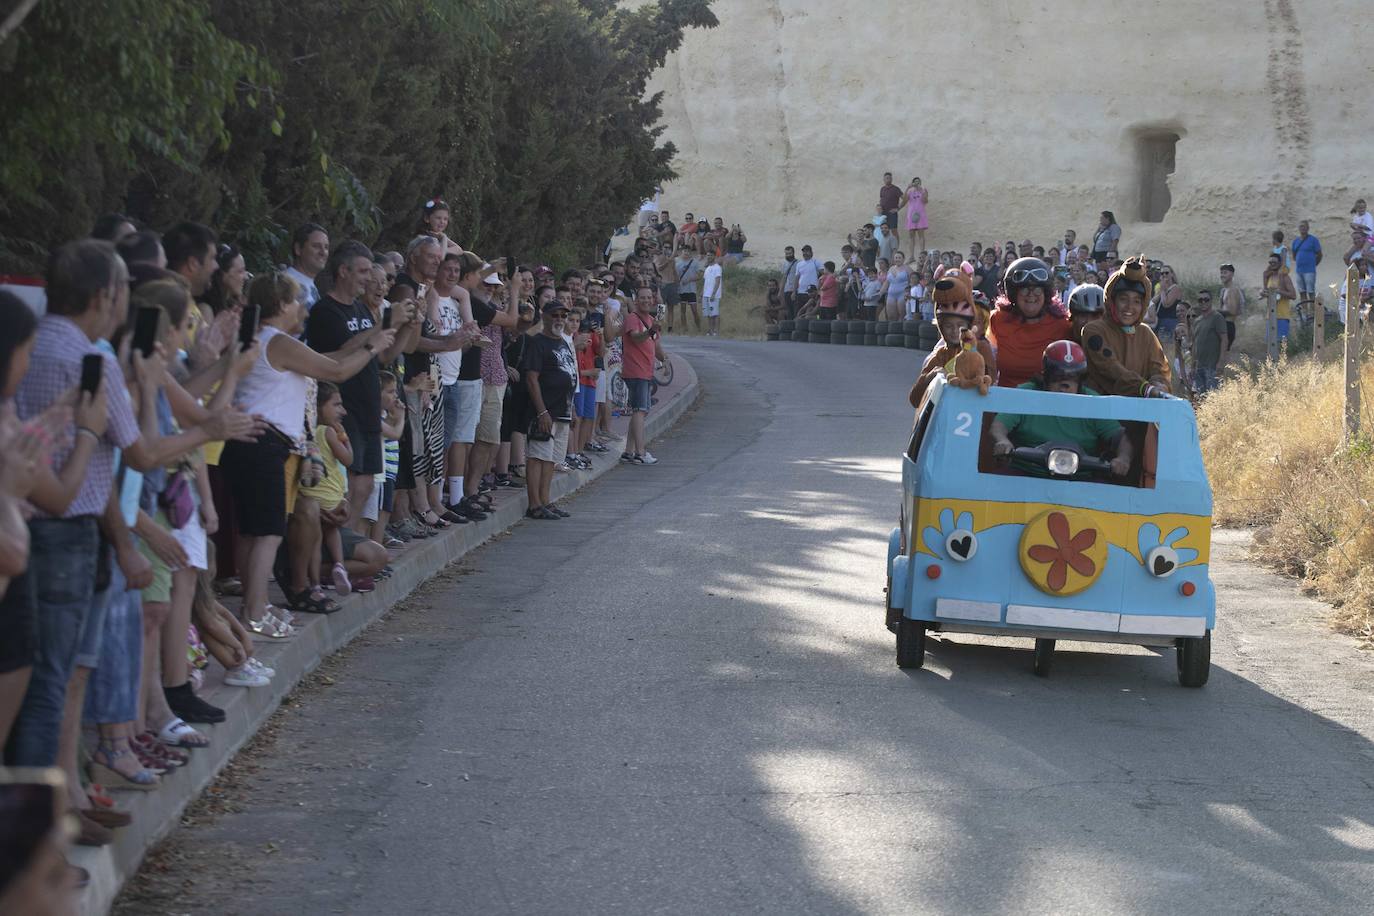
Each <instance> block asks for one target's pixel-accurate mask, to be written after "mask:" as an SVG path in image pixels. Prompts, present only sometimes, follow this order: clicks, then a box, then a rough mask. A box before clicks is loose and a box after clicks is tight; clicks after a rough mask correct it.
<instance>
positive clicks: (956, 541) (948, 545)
mask: <svg viewBox="0 0 1374 916" xmlns="http://www.w3.org/2000/svg"><path fill="white" fill-rule="evenodd" d="M977 552H978V537H977V535H975V534H974V533H973V532H972V531H969V530H968V529H967V528H956V529H955V530H953V531H951V532H950V533H949V537H947V538H945V553H947V554H949V556H950V559H952V560H958V561H959V562H960V563H966V562H968V561H969V560H972V559H973V555H974V554H975V553H977Z"/></svg>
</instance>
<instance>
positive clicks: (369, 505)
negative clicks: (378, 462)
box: [359, 474, 386, 522]
mask: <svg viewBox="0 0 1374 916" xmlns="http://www.w3.org/2000/svg"><path fill="white" fill-rule="evenodd" d="M384 489H386V475H384V474H378V475H377V476H376V477H373V478H372V492H371V493H369V494H368V495H367V502H366V503H364V504H363V511H362V512H360V513H359V515H361V516H362V517H363V519H364V520H365V521H369V522H375V521H376V520H377V510H378V509H379V508H380V507H381V505H382V490H384Z"/></svg>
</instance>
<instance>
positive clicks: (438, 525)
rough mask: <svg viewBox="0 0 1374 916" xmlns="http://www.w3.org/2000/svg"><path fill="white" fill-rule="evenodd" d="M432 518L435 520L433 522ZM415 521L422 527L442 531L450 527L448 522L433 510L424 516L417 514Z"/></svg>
mask: <svg viewBox="0 0 1374 916" xmlns="http://www.w3.org/2000/svg"><path fill="white" fill-rule="evenodd" d="M431 516H432V517H433V518H434V521H432V522H431V521H430V520H429V519H430V517H431ZM415 520H416V521H417V522H419V523H420V524H421V525H424V526H425V527H426V528H432V529H438V530H440V531H442V530H443V529H445V528H447V527H448V526H449V523H448V522H446V521H444V520H443V519H442V518H440V517H439V516H437V515H435V514H434V510H433V509H430V510H429V511H428V512H426V513H424V514H420V513H416V515H415Z"/></svg>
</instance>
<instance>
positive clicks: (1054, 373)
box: [1040, 340, 1088, 383]
mask: <svg viewBox="0 0 1374 916" xmlns="http://www.w3.org/2000/svg"><path fill="white" fill-rule="evenodd" d="M1040 368H1041V372H1042V377H1043V378H1044V379H1045V381H1046V382H1047V383H1048V382H1051V381H1053V380H1054V379H1061V378H1081V377H1082V376H1083V375H1084V373H1086V372H1087V371H1088V354H1086V353H1084V352H1083V348H1082V347H1080V346H1079V345H1078V344H1076V343H1074V342H1073V341H1072V340H1056V341H1055V342H1054V343H1052V344H1050V345H1049V346H1048V347H1046V348H1045V352H1044V355H1043V356H1042V357H1041V359H1040Z"/></svg>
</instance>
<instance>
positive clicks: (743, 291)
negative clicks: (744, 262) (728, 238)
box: [673, 264, 778, 340]
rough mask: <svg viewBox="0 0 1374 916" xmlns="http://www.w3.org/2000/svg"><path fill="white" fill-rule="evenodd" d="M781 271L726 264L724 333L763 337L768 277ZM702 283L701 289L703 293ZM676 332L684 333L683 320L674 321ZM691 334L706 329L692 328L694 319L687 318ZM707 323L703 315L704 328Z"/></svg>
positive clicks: (738, 337) (744, 337) (722, 306)
mask: <svg viewBox="0 0 1374 916" xmlns="http://www.w3.org/2000/svg"><path fill="white" fill-rule="evenodd" d="M777 275H778V273H777V271H773V270H758V269H756V268H752V267H740V266H738V265H734V264H727V265H726V266H725V270H724V274H723V276H722V277H721V288H722V290H723V292H722V295H721V299H720V336H721V337H730V338H734V339H735V340H763V307H764V304H765V302H766V301H767V292H768V278H769V277H776V276H777ZM700 292H701V289H700V284H698V285H697V293H698V295H700ZM673 324H674V327H675V328H676V333H677V334H678V335H682V332H683V327H682V323H681V322H680V321H676V320H675V321H674V322H673ZM686 327H687V333H686V335H685V336H687V337H700V336H701V335H702V334H704V333H705V331H704V330H702V331H697V330H695V329H693V328H692V319H691V317H690V315H689V317H688V319H687V326H686ZM705 327H706V321H705V319H702V328H703V329H704V328H705Z"/></svg>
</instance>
